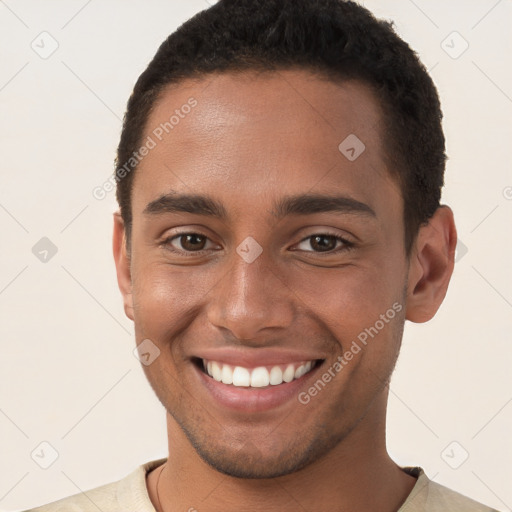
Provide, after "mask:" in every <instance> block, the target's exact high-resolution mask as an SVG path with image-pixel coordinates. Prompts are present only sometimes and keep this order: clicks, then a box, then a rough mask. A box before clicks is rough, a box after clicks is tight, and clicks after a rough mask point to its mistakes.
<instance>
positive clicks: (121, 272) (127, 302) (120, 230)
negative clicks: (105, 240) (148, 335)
mask: <svg viewBox="0 0 512 512" xmlns="http://www.w3.org/2000/svg"><path fill="white" fill-rule="evenodd" d="M112 242H113V250H114V261H115V264H116V272H117V283H118V285H119V290H121V294H122V295H123V302H124V312H125V314H126V316H127V317H128V318H129V319H130V320H133V295H132V277H131V270H130V255H129V254H128V251H127V248H126V231H125V228H124V222H123V219H122V217H121V214H120V212H119V211H117V212H115V213H114V235H113V238H112Z"/></svg>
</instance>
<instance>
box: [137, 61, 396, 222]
mask: <svg viewBox="0 0 512 512" xmlns="http://www.w3.org/2000/svg"><path fill="white" fill-rule="evenodd" d="M381 122H382V113H381V110H380V107H379V103H378V101H377V100H376V98H375V96H374V94H373V93H372V91H371V90H370V88H369V87H368V86H366V85H365V84H362V83H361V82H357V81H344V82H341V83H334V82H332V81H329V80H326V79H324V78H321V77H319V76H317V75H314V74H312V73H310V72H307V71H304V70H296V71H294V70H282V71H278V72H277V71H273V72H265V73H257V72H246V73H220V74H214V75H207V76H205V77H203V78H200V79H194V80H192V79H188V80H185V81H183V82H180V83H178V84H173V85H172V86H169V87H167V88H166V89H165V90H164V91H163V93H162V94H161V96H160V98H159V100H158V101H157V102H156V104H155V106H154V108H153V110H152V112H151V114H150V116H149V118H148V122H147V124H146V129H145V133H144V137H143V141H149V140H151V141H152V142H151V144H150V145H151V146H152V148H151V150H150V151H149V152H148V153H147V155H146V156H145V157H144V158H143V159H142V160H141V162H140V163H139V166H138V168H137V171H136V173H135V178H134V184H133V191H132V201H133V212H134V214H135V213H136V212H137V211H139V212H142V211H143V210H144V208H145V206H146V205H147V203H148V202H149V201H151V200H155V199H156V198H158V197H159V196H161V195H163V194H166V193H169V192H171V191H172V192H176V191H178V192H182V193H195V194H197V193H202V192H204V193H208V194H209V195H214V196H216V197H217V198H218V199H219V200H220V201H226V202H229V203H230V208H231V209H232V210H234V212H235V213H240V212H241V211H248V210H251V209H254V208H256V209H257V208H261V207H262V206H263V207H264V206H265V204H266V203H265V200H266V199H268V202H269V204H270V203H274V202H275V200H276V199H278V197H279V196H280V195H282V194H287V195H289V194H298V193H304V192H315V193H317V192H318V193H320V192H323V193H329V192H331V193H334V192H338V193H344V194H345V195H350V196H356V198H357V199H358V200H362V201H364V202H366V203H371V204H373V205H374V206H375V208H374V209H379V207H380V204H379V203H383V205H384V203H385V202H386V201H387V202H389V201H390V200H391V199H393V196H394V199H395V202H397V203H400V202H401V197H400V193H399V190H398V185H397V184H396V183H395V182H394V180H392V179H391V177H390V173H389V170H388V169H387V167H386V164H385V159H384V148H383V147H382V141H381V128H380V125H381ZM395 207H396V209H398V210H399V209H400V208H401V206H400V204H396V205H395Z"/></svg>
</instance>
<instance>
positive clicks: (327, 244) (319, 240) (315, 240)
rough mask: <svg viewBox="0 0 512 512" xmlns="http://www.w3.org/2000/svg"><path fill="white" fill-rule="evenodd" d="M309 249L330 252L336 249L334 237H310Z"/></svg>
mask: <svg viewBox="0 0 512 512" xmlns="http://www.w3.org/2000/svg"><path fill="white" fill-rule="evenodd" d="M310 239H311V241H310V244H311V247H312V248H313V249H315V250H318V251H320V252H324V251H332V250H333V249H335V248H336V242H337V240H336V237H334V236H332V235H315V236H312V237H310Z"/></svg>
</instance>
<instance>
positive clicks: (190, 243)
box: [178, 233, 206, 251]
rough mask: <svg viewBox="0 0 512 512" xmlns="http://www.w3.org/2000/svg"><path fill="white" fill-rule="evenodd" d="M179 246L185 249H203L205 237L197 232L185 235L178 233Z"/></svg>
mask: <svg viewBox="0 0 512 512" xmlns="http://www.w3.org/2000/svg"><path fill="white" fill-rule="evenodd" d="M178 239H179V240H180V243H181V247H182V248H183V249H185V250H186V251H197V250H199V251H200V250H201V249H204V246H205V244H206V237H205V236H202V235H198V234H197V233H190V234H187V235H180V236H179V237H178Z"/></svg>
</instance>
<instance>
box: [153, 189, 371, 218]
mask: <svg viewBox="0 0 512 512" xmlns="http://www.w3.org/2000/svg"><path fill="white" fill-rule="evenodd" d="M270 212H271V213H272V215H273V216H274V217H277V218H279V219H280V218H283V217H286V216H288V215H311V214H314V213H342V214H355V215H362V216H365V217H373V218H376V217H377V215H376V213H375V211H374V210H373V209H372V208H371V207H370V206H368V205H367V204H365V203H362V202H360V201H357V200H356V199H353V198H351V197H348V196H339V195H337V196H331V195H323V194H300V195H292V196H285V197H283V198H280V199H279V200H278V201H277V202H276V203H274V205H273V208H272V210H271V211H270ZM143 213H144V214H147V215H158V214H164V213H192V214H196V215H205V216H209V217H216V218H219V219H221V220H224V221H225V220H227V219H228V217H229V215H228V212H227V210H226V208H225V207H224V205H223V204H222V203H220V202H219V201H217V200H216V199H214V198H213V197H211V196H208V195H200V194H176V193H170V194H165V195H162V196H160V197H159V198H158V199H155V200H154V201H151V202H150V203H148V205H147V206H146V208H145V209H144V212H143Z"/></svg>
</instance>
